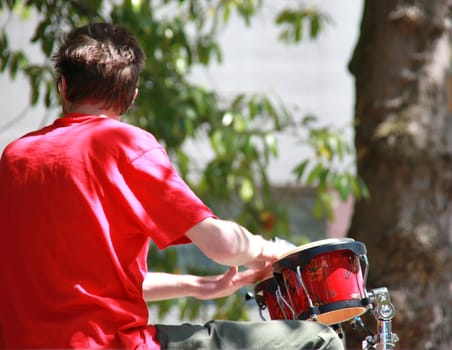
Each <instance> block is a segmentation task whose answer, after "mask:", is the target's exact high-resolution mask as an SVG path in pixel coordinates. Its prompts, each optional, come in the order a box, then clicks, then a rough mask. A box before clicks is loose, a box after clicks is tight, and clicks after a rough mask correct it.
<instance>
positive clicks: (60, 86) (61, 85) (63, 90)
mask: <svg viewBox="0 0 452 350" xmlns="http://www.w3.org/2000/svg"><path fill="white" fill-rule="evenodd" d="M66 87H67V85H66V79H64V77H63V76H62V77H61V81H60V82H59V83H58V85H57V89H58V92H59V93H60V95H61V98H62V99H63V101H66Z"/></svg>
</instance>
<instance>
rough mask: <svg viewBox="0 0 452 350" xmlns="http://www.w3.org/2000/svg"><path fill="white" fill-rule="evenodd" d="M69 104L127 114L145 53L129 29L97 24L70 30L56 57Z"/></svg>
mask: <svg viewBox="0 0 452 350" xmlns="http://www.w3.org/2000/svg"><path fill="white" fill-rule="evenodd" d="M52 61H53V64H54V67H55V73H56V78H57V84H58V87H59V89H60V90H61V89H64V91H61V93H62V95H63V96H64V100H65V102H66V103H68V104H70V105H71V106H74V105H79V104H83V103H90V104H96V105H99V106H100V107H101V108H102V109H106V110H111V111H114V112H115V113H116V114H118V115H121V114H123V113H124V112H125V111H126V110H127V109H128V108H129V107H130V106H131V104H132V103H133V100H134V97H135V94H136V88H137V85H138V80H139V75H140V73H141V71H142V69H143V67H144V61H145V55H144V52H143V50H142V49H141V47H140V45H139V44H138V42H137V40H136V39H135V38H134V37H133V36H132V34H130V33H129V31H127V30H126V29H124V28H122V27H119V26H116V25H112V24H107V23H93V24H88V25H86V26H83V27H80V28H76V29H74V30H72V31H71V32H70V33H68V34H67V35H66V36H65V38H64V39H63V42H62V43H61V44H60V46H59V47H58V50H57V51H56V52H55V54H54V55H53V56H52Z"/></svg>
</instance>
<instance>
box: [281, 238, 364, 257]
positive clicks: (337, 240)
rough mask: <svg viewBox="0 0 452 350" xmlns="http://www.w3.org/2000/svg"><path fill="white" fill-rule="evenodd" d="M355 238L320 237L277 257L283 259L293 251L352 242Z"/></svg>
mask: <svg viewBox="0 0 452 350" xmlns="http://www.w3.org/2000/svg"><path fill="white" fill-rule="evenodd" d="M354 241H355V240H354V239H353V238H327V239H321V240H319V241H314V242H309V243H306V244H303V245H301V246H299V247H297V248H294V249H292V250H290V251H288V252H287V253H285V254H284V255H281V256H280V257H279V259H284V258H285V257H286V256H289V255H292V254H294V253H298V252H301V251H304V250H307V249H311V248H315V247H319V246H323V245H327V244H338V243H347V242H354Z"/></svg>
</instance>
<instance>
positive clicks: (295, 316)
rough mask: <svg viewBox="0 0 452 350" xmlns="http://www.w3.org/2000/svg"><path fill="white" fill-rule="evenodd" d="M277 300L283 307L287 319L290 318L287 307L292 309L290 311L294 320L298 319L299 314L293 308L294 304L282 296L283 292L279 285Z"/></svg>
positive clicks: (280, 306)
mask: <svg viewBox="0 0 452 350" xmlns="http://www.w3.org/2000/svg"><path fill="white" fill-rule="evenodd" d="M276 301H277V302H278V306H279V308H280V309H281V311H282V313H283V315H284V318H285V319H286V320H289V319H290V318H289V317H288V316H287V313H286V308H287V309H289V310H290V313H291V314H292V318H291V319H292V320H296V319H297V314H296V313H295V310H294V309H293V308H292V306H291V305H290V304H289V303H288V302H287V300H286V299H284V297H283V296H282V293H281V288H280V287H278V289H276ZM261 317H262V316H261Z"/></svg>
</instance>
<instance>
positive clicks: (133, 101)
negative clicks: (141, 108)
mask: <svg viewBox="0 0 452 350" xmlns="http://www.w3.org/2000/svg"><path fill="white" fill-rule="evenodd" d="M137 96H138V88H135V91H134V92H133V99H132V103H131V104H130V105H131V106H132V105H133V104H134V103H135V100H136V99H137Z"/></svg>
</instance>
